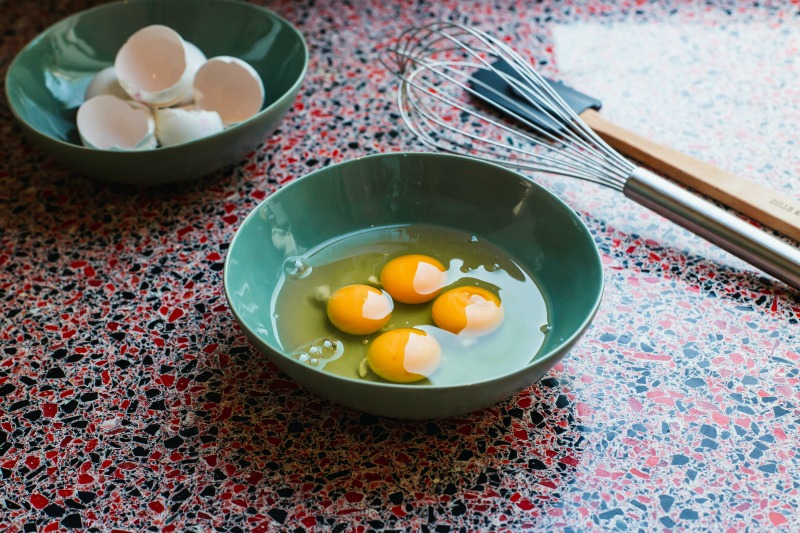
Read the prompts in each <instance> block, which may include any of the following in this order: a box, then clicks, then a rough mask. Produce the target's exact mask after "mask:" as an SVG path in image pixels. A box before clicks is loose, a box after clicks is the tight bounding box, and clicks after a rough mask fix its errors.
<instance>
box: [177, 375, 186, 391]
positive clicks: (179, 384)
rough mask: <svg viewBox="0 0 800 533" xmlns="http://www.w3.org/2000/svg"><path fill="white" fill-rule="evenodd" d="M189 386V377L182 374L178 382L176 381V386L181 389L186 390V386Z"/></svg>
mask: <svg viewBox="0 0 800 533" xmlns="http://www.w3.org/2000/svg"><path fill="white" fill-rule="evenodd" d="M188 386H189V378H187V377H184V376H181V377H179V378H178V381H177V383H175V388H176V389H178V390H179V391H184V390H186V387H188Z"/></svg>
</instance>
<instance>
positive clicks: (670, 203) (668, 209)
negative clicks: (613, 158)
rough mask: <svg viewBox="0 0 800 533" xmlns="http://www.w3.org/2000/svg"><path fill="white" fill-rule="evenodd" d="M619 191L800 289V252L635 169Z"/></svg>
mask: <svg viewBox="0 0 800 533" xmlns="http://www.w3.org/2000/svg"><path fill="white" fill-rule="evenodd" d="M622 192H623V193H624V194H625V196H627V197H628V198H630V199H631V200H633V201H634V202H636V203H639V204H641V205H643V206H645V207H647V208H649V209H651V210H652V211H655V212H656V213H658V214H659V215H662V216H663V217H665V218H668V219H670V220H672V221H673V222H675V223H676V224H678V225H680V226H683V227H684V228H686V229H688V230H689V231H691V232H692V233H695V234H697V235H699V236H701V237H703V238H704V239H706V240H707V241H709V242H711V243H713V244H716V245H717V246H719V247H720V248H722V249H723V250H727V251H728V252H730V253H732V254H733V255H735V256H737V257H739V258H741V259H743V260H745V261H747V262H748V263H750V264H751V265H753V266H755V267H757V268H759V269H761V270H763V271H764V272H766V273H767V274H770V275H771V276H774V277H775V278H777V279H779V280H781V281H783V282H784V283H786V284H788V285H789V286H791V287H794V288H795V289H797V290H800V250H798V249H797V248H795V247H794V246H790V245H789V244H787V243H785V242H783V241H781V240H780V239H778V238H777V237H773V236H772V235H770V234H768V233H765V232H763V231H761V230H760V229H758V228H757V227H755V226H753V225H752V224H749V223H748V222H745V221H744V220H742V219H740V218H738V217H736V216H734V215H732V214H730V213H728V212H727V211H724V210H723V209H720V208H719V207H717V206H715V205H714V204H712V203H710V202H707V201H705V200H703V199H702V198H700V197H698V196H696V195H694V194H692V193H690V192H689V191H687V190H685V189H683V188H681V187H678V186H677V185H675V184H673V183H671V182H669V181H667V180H665V179H663V178H661V177H659V176H657V175H656V174H653V173H652V172H650V171H649V170H647V169H644V168H642V167H638V168H636V169H634V171H633V172H632V173H631V175H630V177H629V178H628V181H627V182H626V183H625V187H624V189H623V190H622Z"/></svg>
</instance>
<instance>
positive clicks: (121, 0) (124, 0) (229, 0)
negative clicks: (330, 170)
mask: <svg viewBox="0 0 800 533" xmlns="http://www.w3.org/2000/svg"><path fill="white" fill-rule="evenodd" d="M159 1H160V0H133V1H131V0H116V1H114V2H109V3H106V4H100V5H96V6H93V7H90V8H88V9H84V10H82V11H78V12H76V13H73V14H71V15H69V16H67V17H65V18H63V19H61V20H59V21H57V22H55V23H53V24H51V25H50V26H48V27H47V28H46V29H45V30H43V31H42V32H40V33H39V34H38V35H36V36H35V37H34V38H33V39H31V40H30V41H29V42H28V43H27V44H25V46H23V47H22V48H21V49H20V50H19V51H18V52H17V53H16V54H15V55H14V59H12V60H11V63H9V65H8V69H7V70H6V74H5V79H4V82H5V91H4V92H5V97H6V101H7V102H8V107H9V108H10V110H11V113H12V114H13V115H14V117H15V118H16V119H17V121H19V122H20V123H21V124H22V125H24V127H25V129H27V130H29V131H30V132H32V133H34V134H35V135H37V136H40V137H42V138H45V139H47V141H48V142H52V143H55V144H56V145H57V146H59V147H63V148H64V149H67V150H76V151H78V152H86V153H98V152H100V153H103V154H114V155H113V156H111V155H108V156H109V157H120V158H123V157H142V155H141V154H143V153H150V152H152V151H153V150H104V149H101V148H90V147H88V146H84V145H82V144H76V143H73V142H69V141H65V140H63V139H59V138H57V137H54V136H52V135H50V134H47V133H44V132H43V131H41V130H40V129H39V128H37V127H35V126H34V125H33V124H31V123H30V122H29V121H28V120H26V119H25V117H23V116H22V115H20V114H19V113H18V112H17V106H16V105H14V102H13V100H12V98H11V95H10V90H11V89H10V88H11V86H12V85H13V84H14V82H13V81H11V76H12V74H13V72H14V70H15V68H17V66H18V62H20V61H21V60H22V57H23V55H24V54H25V53H27V52H28V51H29V50H30V49H31V48H33V47H34V46H36V45H37V44H38V43H39V42H40V41H42V40H44V39H45V38H47V36H48V35H49V34H50V33H51V32H53V31H55V30H56V29H57V28H59V27H60V26H62V25H66V24H69V23H70V22H71V21H73V20H74V19H77V18H79V17H83V16H85V15H87V14H89V13H92V12H95V11H101V10H105V9H111V8H117V7H121V6H125V5H132V4H137V3H148V2H149V3H156V2H159ZM205 1H206V2H211V3H217V4H231V5H233V4H235V5H238V6H246V7H247V8H249V9H254V10H257V11H263V12H264V13H266V14H267V15H269V16H271V17H273V18H274V19H276V20H278V21H279V22H281V23H282V24H284V25H285V26H286V27H287V28H288V29H290V30H291V32H292V33H293V34H294V35H295V36H296V37H297V38H298V39H299V41H300V44H301V45H302V47H303V68H302V70H301V71H300V74H299V76H298V77H297V79H296V80H295V81H294V83H293V84H292V85H291V87H289V89H287V90H286V91H284V92H283V93H282V94H281V95H279V96H278V97H277V98H276V99H275V101H274V102H272V103H271V104H270V105H268V106H265V107H264V108H263V109H261V110H260V111H259V112H258V113H256V114H255V115H253V116H252V117H250V118H248V119H247V120H243V121H241V122H238V123H236V124H234V125H232V126H229V127H227V128H225V129H224V130H222V131H220V132H217V133H213V134H211V135H207V136H205V137H201V138H199V139H194V140H192V141H186V142H182V143H179V144H174V145H171V146H159V147H158V148H156V149H155V150H157V151H158V152H159V153H168V152H175V151H180V150H181V149H183V148H184V147H186V146H196V145H197V144H198V143H202V142H205V141H209V140H210V139H215V138H217V137H220V136H222V135H225V134H226V133H228V132H230V131H232V130H236V129H240V128H242V127H246V126H248V125H250V124H252V123H254V122H257V121H258V120H259V119H260V118H262V117H263V116H265V115H267V114H269V113H271V112H272V111H273V110H274V109H275V108H277V107H278V106H279V104H281V103H282V101H283V100H284V99H285V98H286V97H287V95H290V94H293V93H294V92H295V91H297V90H299V86H300V85H301V84H302V83H303V80H304V79H305V77H306V74H307V72H308V64H309V60H310V56H309V50H308V43H307V42H306V39H305V37H304V36H303V34H302V33H301V32H300V30H298V29H297V27H295V25H294V24H292V23H291V22H289V21H288V20H287V19H285V18H284V17H282V16H280V15H278V14H277V13H275V12H274V11H272V10H271V9H267V8H265V7H263V6H259V5H256V4H252V3H250V2H242V1H240V0H205Z"/></svg>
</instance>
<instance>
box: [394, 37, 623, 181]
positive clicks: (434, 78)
mask: <svg viewBox="0 0 800 533" xmlns="http://www.w3.org/2000/svg"><path fill="white" fill-rule="evenodd" d="M389 53H390V54H391V55H392V58H391V61H390V64H387V63H386V62H384V64H385V65H386V66H387V68H389V70H390V71H391V72H392V73H393V74H394V75H395V76H396V77H398V78H399V80H400V90H399V91H398V96H397V99H398V100H397V101H398V106H399V109H400V115H401V118H402V119H403V121H404V122H405V123H406V124H407V126H408V127H409V129H411V130H412V131H413V132H414V133H415V134H416V135H417V137H418V138H419V139H420V141H421V142H423V144H425V145H426V146H429V147H431V148H434V149H438V150H443V151H448V152H452V153H469V154H470V155H473V156H475V157H478V158H481V159H484V160H488V161H492V162H495V163H499V164H502V165H505V166H510V167H513V168H517V169H523V170H532V171H539V172H549V173H554V174H561V175H567V176H570V177H575V178H580V179H584V180H588V181H592V182H595V183H599V184H601V185H605V186H607V187H611V188H613V189H617V190H621V189H622V187H624V185H625V181H626V179H627V178H628V176H629V175H630V173H631V171H632V170H633V169H634V168H635V166H634V165H633V164H632V163H630V162H629V161H627V160H626V159H624V158H623V157H621V156H620V155H619V154H617V153H616V152H615V151H614V150H612V149H611V148H610V147H608V146H607V145H606V143H605V142H604V141H603V140H602V139H600V138H599V137H598V136H597V135H596V134H595V133H594V131H592V130H591V129H590V128H589V127H588V126H586V125H585V124H584V123H583V121H581V120H580V119H579V118H578V117H577V115H576V114H575V113H574V111H573V110H572V109H571V108H570V107H569V106H568V105H567V104H566V103H565V102H564V101H563V100H562V99H561V98H560V97H559V96H558V94H556V93H555V91H554V90H553V89H552V87H550V85H549V84H548V83H547V82H546V80H545V79H544V78H543V77H542V76H541V75H540V74H539V73H538V72H537V71H536V70H535V69H533V68H532V67H531V66H530V64H529V63H528V62H527V61H526V60H525V59H524V58H522V57H521V56H520V55H519V54H517V53H516V52H515V51H514V50H513V49H511V48H510V47H509V46H508V45H506V44H505V43H503V42H502V41H500V40H498V39H496V38H495V37H492V36H491V35H488V34H486V33H484V32H482V31H480V30H478V29H476V28H470V27H468V26H464V25H462V24H457V23H452V22H435V23H432V24H429V25H427V26H422V27H417V28H410V29H408V30H406V31H405V32H404V33H403V34H402V35H401V36H400V38H399V39H398V45H397V46H396V47H394V48H392V49H390V50H389ZM497 61H504V62H506V63H508V64H509V65H511V66H512V68H513V69H514V70H515V71H516V72H517V73H518V76H512V75H509V74H507V73H505V72H503V71H501V70H499V69H497V68H495V66H494V64H495V63H496V62H497ZM480 69H488V70H490V71H492V72H493V73H494V74H495V75H497V76H499V77H501V78H502V79H503V80H504V81H505V82H506V83H507V84H508V85H509V86H511V87H512V88H513V90H514V91H515V92H516V94H517V95H519V96H521V97H523V98H524V99H525V100H526V101H527V102H528V104H529V105H530V106H531V107H533V108H535V109H536V110H537V111H538V112H539V113H540V114H541V115H543V116H545V117H547V119H548V120H549V121H551V122H553V123H556V124H559V128H558V131H552V130H548V129H547V128H545V127H542V126H541V125H539V124H536V123H534V122H532V121H530V120H528V119H527V118H526V117H523V116H521V115H520V114H518V113H516V112H515V111H514V110H513V107H512V106H511V101H510V100H509V98H508V96H507V95H504V94H502V93H501V92H499V91H497V90H496V89H495V88H493V87H490V86H489V85H487V84H485V83H484V82H483V81H481V80H479V79H477V78H475V77H474V74H475V73H476V72H477V71H478V70H480ZM476 87H479V88H480V89H481V90H476ZM487 92H488V93H491V94H492V97H493V100H489V99H487V97H486V96H485V94H486V93H487ZM482 93H483V94H482ZM497 102H507V103H508V104H509V105H508V106H507V107H508V108H507V109H504V112H505V113H504V114H505V115H507V116H510V117H511V118H513V121H508V120H507V119H503V118H501V117H500V116H499V115H498V114H497V113H492V112H490V111H487V109H486V106H485V103H491V104H492V105H497Z"/></svg>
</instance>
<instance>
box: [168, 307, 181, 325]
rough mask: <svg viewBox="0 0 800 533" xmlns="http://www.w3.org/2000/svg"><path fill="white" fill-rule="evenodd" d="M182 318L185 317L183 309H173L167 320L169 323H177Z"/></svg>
mask: <svg viewBox="0 0 800 533" xmlns="http://www.w3.org/2000/svg"><path fill="white" fill-rule="evenodd" d="M182 316H183V309H173V310H172V312H171V313H170V314H169V318H167V321H168V322H175V321H176V320H178V319H179V318H180V317H182Z"/></svg>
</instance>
